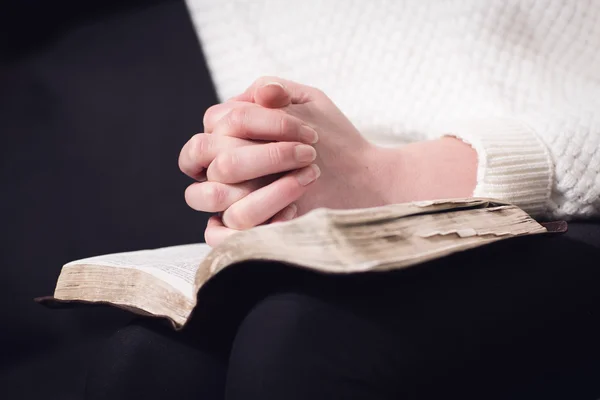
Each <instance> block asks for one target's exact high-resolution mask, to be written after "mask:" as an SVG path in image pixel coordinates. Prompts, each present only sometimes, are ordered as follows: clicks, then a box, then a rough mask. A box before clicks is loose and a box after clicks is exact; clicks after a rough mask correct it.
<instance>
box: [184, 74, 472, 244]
mask: <svg viewBox="0 0 600 400" xmlns="http://www.w3.org/2000/svg"><path fill="white" fill-rule="evenodd" d="M204 128H205V132H204V133H200V134H197V135H195V136H193V137H192V138H191V139H190V140H189V141H188V142H187V143H186V144H185V145H184V147H183V148H182V150H181V153H180V156H179V167H180V169H181V170H182V171H183V172H184V173H185V174H187V175H188V176H190V177H191V178H193V179H195V180H196V182H195V183H193V184H191V185H190V186H189V187H188V188H187V189H186V192H185V198H186V202H187V203H188V205H189V206H190V207H192V208H193V209H195V210H198V211H204V212H213V213H218V215H215V216H213V217H211V218H210V219H209V222H208V226H207V229H206V231H205V240H206V242H207V243H208V244H209V245H211V246H216V245H218V244H219V243H220V242H221V241H222V240H223V239H225V238H226V237H227V236H229V235H231V234H233V233H235V232H236V231H239V230H243V229H248V228H252V227H254V226H257V225H261V224H265V223H276V222H281V221H286V220H291V219H293V218H295V217H296V216H300V215H303V214H305V213H306V212H308V211H310V210H312V209H314V208H318V207H328V208H338V209H339V208H360V207H373V206H378V205H383V204H389V203H393V202H399V201H408V200H419V199H423V198H432V197H439V196H440V195H442V196H443V195H448V194H450V195H456V194H461V193H459V192H460V189H461V186H460V182H458V183H459V185H458V186H456V185H454V186H453V187H454V188H455V189H457V190H439V187H438V186H439V185H437V186H436V185H433V186H432V185H422V184H421V182H420V181H422V180H423V179H425V180H428V179H429V180H432V179H434V180H436V179H444V178H445V174H448V173H450V174H452V172H453V171H452V168H450V170H448V168H446V171H445V172H444V171H442V172H441V173H440V172H435V171H436V170H438V169H439V168H438V167H436V165H435V162H432V163H431V164H432V165H430V166H429V167H427V168H425V167H423V163H424V161H426V159H428V158H431V157H433V158H434V159H435V158H437V159H438V162H439V160H440V159H442V160H443V159H447V158H448V154H449V153H448V152H449V151H452V150H453V148H452V147H453V146H454V147H456V149H454V150H457V151H458V150H462V151H465V147H467V148H468V146H465V145H464V144H462V142H460V141H458V140H455V139H450V140H451V142H450V141H449V140H438V141H435V142H437V143H438V145H437V146H436V145H435V143H430V142H422V144H421V146H419V144H415V145H416V146H412V145H408V146H404V147H402V148H398V149H387V148H381V147H377V146H375V145H373V144H372V143H370V142H368V141H367V140H366V139H364V138H363V137H362V136H361V135H360V133H359V132H358V131H357V129H356V128H355V127H354V126H353V125H352V123H351V122H350V121H349V120H348V119H347V118H346V117H345V116H344V114H343V113H342V112H341V111H340V110H339V109H338V108H337V107H336V106H335V104H334V103H333V102H332V101H331V100H330V99H329V98H328V97H327V96H326V95H325V94H324V93H323V92H321V91H320V90H318V89H315V88H312V87H309V86H305V85H300V84H297V83H294V82H290V81H286V80H283V79H279V78H267V77H265V78H261V79H258V80H257V81H256V82H254V84H252V85H251V86H250V87H249V88H248V89H247V90H246V91H245V92H244V93H242V94H241V95H239V96H236V97H234V98H232V99H230V100H228V101H226V102H224V103H222V104H218V105H215V106H213V107H211V108H209V109H208V110H207V111H206V113H205V115H204ZM427 143H429V145H428V144H427ZM457 146H458V147H457ZM467 151H468V150H467ZM425 153H426V154H427V155H429V156H430V157H425ZM438 153H441V154H438ZM458 156H460V154H458ZM471 156H472V158H473V157H474V156H473V155H472V154H471ZM475 165H476V164H475ZM459 168H460V166H459ZM428 171H429V172H428ZM432 171H434V172H432ZM415 172H416V173H415ZM473 175H474V172H473ZM473 179H474V178H473ZM417 183H419V184H417ZM449 183H450V184H452V182H449ZM454 183H455V184H456V182H454ZM473 185H474V183H473ZM446 186H447V185H446ZM463 186H464V185H463ZM462 189H463V190H462V194H463V195H464V194H465V193H466V192H467V191H468V189H465V188H464V187H462Z"/></svg>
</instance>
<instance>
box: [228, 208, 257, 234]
mask: <svg viewBox="0 0 600 400" xmlns="http://www.w3.org/2000/svg"><path fill="white" fill-rule="evenodd" d="M226 213H227V225H228V227H229V228H232V229H246V228H250V227H252V224H251V223H250V217H249V215H248V213H247V212H242V210H240V208H239V207H233V206H232V207H229V208H228V209H227V211H226Z"/></svg>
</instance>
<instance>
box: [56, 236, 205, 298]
mask: <svg viewBox="0 0 600 400" xmlns="http://www.w3.org/2000/svg"><path fill="white" fill-rule="evenodd" d="M210 250H211V248H210V247H209V246H208V245H207V244H205V243H198V244H187V245H180V246H172V247H164V248H160V249H152V250H139V251H131V252H125V253H114V254H106V255H101V256H96V257H90V258H84V259H81V260H77V261H72V262H70V263H68V264H66V265H65V266H64V267H63V269H64V270H68V269H69V267H72V266H80V265H97V266H104V267H115V268H127V269H136V270H140V271H143V272H146V273H148V274H150V275H152V276H154V277H156V278H159V279H160V280H162V281H164V282H165V283H167V284H169V285H171V286H172V287H174V288H175V289H177V290H178V291H179V292H181V293H182V294H183V295H184V296H186V297H187V298H189V299H195V292H194V290H193V283H194V277H195V275H196V271H197V269H198V266H199V265H200V263H201V262H202V260H204V258H205V257H206V256H207V254H208V253H209V252H210Z"/></svg>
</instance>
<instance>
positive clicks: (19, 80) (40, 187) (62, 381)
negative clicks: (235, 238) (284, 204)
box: [0, 0, 217, 399]
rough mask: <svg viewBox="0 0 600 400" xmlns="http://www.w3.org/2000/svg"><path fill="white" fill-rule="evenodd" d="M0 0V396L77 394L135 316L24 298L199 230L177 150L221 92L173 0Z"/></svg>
mask: <svg viewBox="0 0 600 400" xmlns="http://www.w3.org/2000/svg"><path fill="white" fill-rule="evenodd" d="M7 6H8V7H7ZM2 8H3V11H0V14H1V17H0V18H1V19H2V21H0V22H1V24H0V29H1V30H2V33H1V34H0V38H1V39H0V40H1V42H0V46H1V47H0V49H1V52H0V56H1V57H2V63H1V66H0V133H1V134H2V142H1V145H0V152H1V156H0V162H1V165H2V167H1V169H0V174H1V178H0V182H1V185H2V186H1V189H0V190H1V191H0V194H1V195H0V226H1V232H2V246H1V253H0V254H1V256H0V257H1V258H0V267H1V268H2V278H1V279H0V293H1V300H2V302H1V306H0V310H1V312H2V315H1V317H2V319H1V321H2V322H1V323H0V324H1V325H0V327H1V329H0V332H1V336H2V337H1V340H0V398H6V399H13V398H19V399H20V398H42V397H43V398H51V399H54V398H56V399H70V398H73V399H75V398H80V396H81V389H82V385H83V376H84V374H85V370H84V368H82V366H83V365H85V361H86V360H87V359H88V357H89V354H90V353H91V351H92V350H93V348H94V347H95V346H97V344H98V342H99V340H100V339H101V338H102V337H103V336H104V335H106V334H107V333H108V332H111V331H114V329H115V327H117V326H122V325H123V324H125V323H126V322H127V321H128V319H129V318H130V316H129V315H128V314H127V313H124V312H120V311H117V310H113V309H107V308H95V309H85V310H48V309H46V308H44V307H42V306H40V305H38V304H36V303H34V302H33V298H34V297H37V296H43V295H49V294H51V293H52V292H53V289H54V284H55V282H56V278H57V277H58V274H59V271H60V268H61V267H62V265H63V264H64V263H66V262H68V261H71V260H73V259H78V258H83V257H88V256H92V255H97V254H102V253H111V252H118V251H127V250H136V249H143V248H153V247H160V246H168V245H175V244H182V243H191V242H199V241H203V232H204V227H205V223H206V215H204V214H201V213H197V212H194V211H193V210H191V209H189V208H188V207H187V205H186V204H185V201H184V197H183V193H184V189H185V187H186V186H187V185H188V184H189V179H188V178H186V177H185V176H184V175H183V174H182V173H181V172H180V171H179V169H178V166H177V158H178V155H179V150H180V148H181V146H183V144H184V143H185V142H186V140H187V139H188V138H189V137H191V136H192V135H193V134H194V133H197V132H201V131H202V117H203V114H204V110H205V109H206V108H207V107H209V106H210V105H212V104H214V103H215V102H216V101H217V100H216V97H215V93H214V89H213V87H212V83H211V81H210V77H209V75H208V72H207V70H206V66H205V63H204V60H203V58H202V53H201V49H200V44H199V42H198V40H197V37H196V34H195V31H194V29H193V26H192V23H191V20H190V18H189V16H188V13H187V10H186V8H185V4H184V3H183V2H182V1H167V0H165V1H152V0H150V1H139V0H134V1H116V0H108V1H107V0H105V1H95V0H94V1H87V2H86V1H65V0H57V1H41V0H22V1H9V2H8V4H6V3H3V7H2ZM6 394H8V395H7V396H6Z"/></svg>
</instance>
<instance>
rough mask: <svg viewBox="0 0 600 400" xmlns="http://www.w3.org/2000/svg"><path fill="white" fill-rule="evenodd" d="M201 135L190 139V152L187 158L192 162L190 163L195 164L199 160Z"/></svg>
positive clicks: (201, 145) (198, 134)
mask: <svg viewBox="0 0 600 400" xmlns="http://www.w3.org/2000/svg"><path fill="white" fill-rule="evenodd" d="M203 136H204V135H203V134H201V133H197V134H195V135H194V136H192V138H191V139H190V152H189V157H190V160H191V161H192V163H194V164H197V163H198V162H199V160H200V154H201V152H202V147H203V144H202V141H203Z"/></svg>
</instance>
